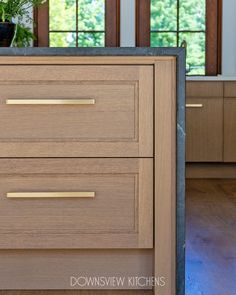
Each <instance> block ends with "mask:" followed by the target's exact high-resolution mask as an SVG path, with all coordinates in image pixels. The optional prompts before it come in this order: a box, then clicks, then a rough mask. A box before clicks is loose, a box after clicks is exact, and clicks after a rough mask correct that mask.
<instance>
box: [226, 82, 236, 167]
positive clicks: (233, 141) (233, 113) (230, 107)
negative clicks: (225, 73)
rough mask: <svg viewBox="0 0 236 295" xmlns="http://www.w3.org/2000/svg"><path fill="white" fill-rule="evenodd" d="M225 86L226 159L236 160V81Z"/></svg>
mask: <svg viewBox="0 0 236 295" xmlns="http://www.w3.org/2000/svg"><path fill="white" fill-rule="evenodd" d="M224 88H225V99H224V161H225V162H236V82H225V87H224Z"/></svg>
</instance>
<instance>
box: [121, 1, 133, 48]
mask: <svg viewBox="0 0 236 295" xmlns="http://www.w3.org/2000/svg"><path fill="white" fill-rule="evenodd" d="M120 5H121V7H120V21H121V23H120V45H121V46H122V47H133V46H135V0H121V2H120Z"/></svg>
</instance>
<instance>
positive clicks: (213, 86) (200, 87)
mask: <svg viewBox="0 0 236 295" xmlns="http://www.w3.org/2000/svg"><path fill="white" fill-rule="evenodd" d="M223 89H224V87H223V82H215V81H214V82H212V81H204V82H203V81H192V82H190V81H187V83H186V95H187V97H213V98H214V97H223Z"/></svg>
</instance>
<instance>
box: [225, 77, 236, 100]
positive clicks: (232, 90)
mask: <svg viewBox="0 0 236 295" xmlns="http://www.w3.org/2000/svg"><path fill="white" fill-rule="evenodd" d="M224 97H225V98H227V97H236V82H235V81H227V82H224Z"/></svg>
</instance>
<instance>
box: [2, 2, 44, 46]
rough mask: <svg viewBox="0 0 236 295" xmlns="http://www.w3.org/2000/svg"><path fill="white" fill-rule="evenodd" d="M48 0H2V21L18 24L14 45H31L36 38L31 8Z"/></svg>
mask: <svg viewBox="0 0 236 295" xmlns="http://www.w3.org/2000/svg"><path fill="white" fill-rule="evenodd" d="M45 1H46V0H0V21H1V22H13V23H15V24H16V29H15V36H14V40H13V44H12V45H13V46H16V47H26V46H30V44H31V42H32V40H34V39H35V37H34V34H33V33H32V29H31V26H32V22H33V19H32V14H31V10H32V9H33V8H35V7H38V6H40V5H41V4H43V3H44V2H45Z"/></svg>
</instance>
